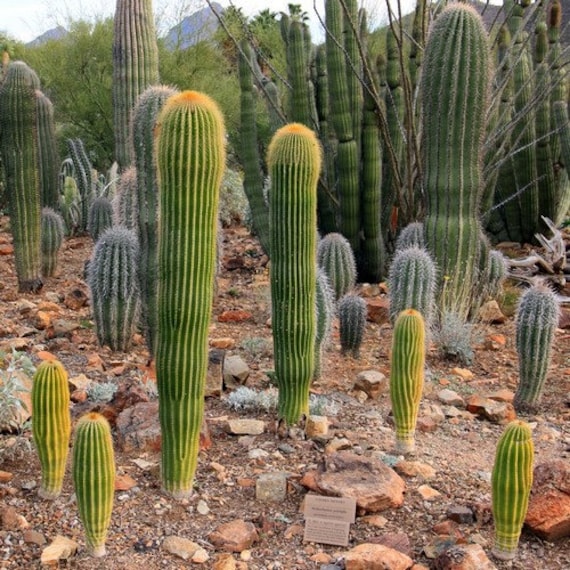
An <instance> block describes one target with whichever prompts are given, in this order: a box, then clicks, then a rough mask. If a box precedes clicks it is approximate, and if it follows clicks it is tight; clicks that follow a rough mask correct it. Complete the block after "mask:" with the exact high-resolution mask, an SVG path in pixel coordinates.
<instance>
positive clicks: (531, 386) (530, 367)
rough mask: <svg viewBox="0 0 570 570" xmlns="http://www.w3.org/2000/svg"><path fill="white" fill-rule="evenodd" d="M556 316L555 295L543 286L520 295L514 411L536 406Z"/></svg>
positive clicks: (557, 311)
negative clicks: (517, 371) (517, 367)
mask: <svg viewBox="0 0 570 570" xmlns="http://www.w3.org/2000/svg"><path fill="white" fill-rule="evenodd" d="M558 317H559V304H558V301H557V299H556V295H555V294H554V292H553V291H552V290H551V289H550V288H548V287H547V286H545V285H534V286H532V287H531V288H530V289H527V290H526V291H525V292H524V293H523V295H522V296H521V298H520V301H519V305H518V308H517V313H516V318H515V327H516V347H517V354H518V360H519V384H518V387H517V391H516V393H515V398H514V406H515V409H516V410H517V411H518V412H522V411H533V410H534V409H535V408H536V407H537V405H538V404H539V403H540V400H541V397H542V391H543V389H544V384H545V381H546V376H547V374H548V366H549V364H550V357H551V349H552V341H553V339H554V331H555V329H556V327H557V326H558Z"/></svg>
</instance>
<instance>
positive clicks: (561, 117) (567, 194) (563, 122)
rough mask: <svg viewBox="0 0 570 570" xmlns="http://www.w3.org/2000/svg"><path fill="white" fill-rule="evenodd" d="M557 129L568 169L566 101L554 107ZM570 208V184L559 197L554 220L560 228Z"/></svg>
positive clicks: (569, 147)
mask: <svg viewBox="0 0 570 570" xmlns="http://www.w3.org/2000/svg"><path fill="white" fill-rule="evenodd" d="M552 115H553V117H554V122H555V127H556V129H559V131H560V157H561V158H562V164H564V167H565V168H566V169H569V168H570V120H569V118H568V105H567V103H566V101H555V102H554V104H553V105H552ZM569 208H570V184H566V186H565V187H562V188H561V189H560V191H559V193H558V195H557V205H556V211H557V213H558V214H557V216H556V217H555V218H554V219H553V220H552V221H553V222H554V225H556V226H558V225H560V223H561V222H562V221H563V218H564V216H565V215H566V213H567V212H568V209H569Z"/></svg>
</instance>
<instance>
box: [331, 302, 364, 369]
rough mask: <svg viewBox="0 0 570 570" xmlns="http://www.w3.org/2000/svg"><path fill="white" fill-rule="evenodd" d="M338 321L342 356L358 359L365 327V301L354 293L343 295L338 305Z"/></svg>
mask: <svg viewBox="0 0 570 570" xmlns="http://www.w3.org/2000/svg"><path fill="white" fill-rule="evenodd" d="M338 320H339V331H340V347H341V352H342V354H347V353H350V354H352V356H353V357H354V358H358V357H359V356H360V346H361V345H362V340H363V338H364V328H365V326H366V301H365V300H364V299H363V298H362V297H360V295H356V294H354V293H347V294H346V295H344V297H342V298H341V300H340V302H339V304H338Z"/></svg>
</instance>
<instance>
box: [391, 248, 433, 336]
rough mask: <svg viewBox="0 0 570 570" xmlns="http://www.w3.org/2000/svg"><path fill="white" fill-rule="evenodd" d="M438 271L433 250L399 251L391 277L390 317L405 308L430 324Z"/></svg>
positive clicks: (410, 249)
mask: <svg viewBox="0 0 570 570" xmlns="http://www.w3.org/2000/svg"><path fill="white" fill-rule="evenodd" d="M436 279H437V271H436V267H435V263H434V262H433V259H432V257H431V255H430V254H429V252H428V251H427V250H425V249H423V248H420V247H415V246H414V247H409V248H406V249H401V250H396V255H395V256H394V259H393V260H392V265H391V266H390V273H389V276H388V291H389V294H390V320H391V321H392V323H394V322H395V321H396V318H397V317H398V315H399V314H400V313H401V312H402V311H403V310H404V309H415V310H416V311H418V312H420V313H421V314H422V316H423V317H424V320H425V322H426V324H427V325H428V326H429V325H430V324H431V322H432V318H433V313H434V305H435V286H436Z"/></svg>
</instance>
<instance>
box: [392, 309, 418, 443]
mask: <svg viewBox="0 0 570 570" xmlns="http://www.w3.org/2000/svg"><path fill="white" fill-rule="evenodd" d="M425 344H426V343H425V324H424V319H423V317H422V315H421V314H420V313H418V311H416V310H415V309H406V310H405V311H402V312H401V313H400V315H399V316H398V318H397V319H396V324H395V325H394V335H393V338H392V362H391V367H390V401H391V402H392V413H393V416H394V424H395V426H396V449H397V450H398V452H400V453H412V452H413V451H414V449H415V431H416V421H417V418H418V411H419V407H420V400H421V397H422V390H423V385H424V365H425Z"/></svg>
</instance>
